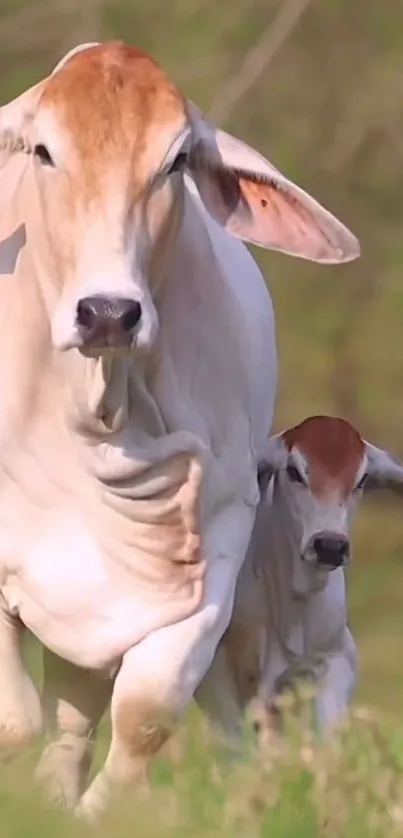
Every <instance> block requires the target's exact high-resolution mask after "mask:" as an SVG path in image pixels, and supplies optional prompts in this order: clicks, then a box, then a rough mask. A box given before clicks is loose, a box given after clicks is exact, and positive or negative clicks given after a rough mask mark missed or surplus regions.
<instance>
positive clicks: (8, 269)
mask: <svg viewBox="0 0 403 838" xmlns="http://www.w3.org/2000/svg"><path fill="white" fill-rule="evenodd" d="M0 140H1V146H2V153H3V164H4V166H3V169H2V173H1V176H0V194H1V218H0V222H1V229H0V234H1V239H2V244H1V249H0V258H1V267H2V273H3V274H7V275H3V277H2V281H1V293H0V300H1V305H0V311H1V315H0V317H1V329H0V347H1V352H0V387H1V414H0V416H1V419H0V582H1V595H2V621H1V627H0V652H1V661H2V685H3V686H2V691H1V699H0V730H1V738H2V740H3V742H5V743H7V744H9V743H10V742H16V743H20V742H23V741H26V740H27V739H29V738H30V737H31V735H32V734H33V733H35V732H36V731H37V730H38V729H39V728H40V725H41V712H40V703H39V700H38V697H37V695H36V692H35V690H34V688H33V686H32V684H31V682H30V681H29V679H28V676H27V674H26V672H25V669H24V666H23V663H22V660H21V656H20V651H19V637H20V631H21V627H22V626H25V627H28V628H29V629H31V631H32V632H33V633H34V634H35V635H36V636H37V637H38V638H39V639H40V640H41V641H42V642H43V644H44V646H45V649H46V650H47V651H45V660H44V686H43V706H44V709H45V715H46V724H47V727H48V730H49V732H50V735H51V738H52V742H51V743H50V745H49V747H48V748H47V750H46V751H45V753H44V756H43V759H42V762H41V764H40V767H39V775H40V776H42V777H48V779H49V780H50V782H51V784H53V790H55V788H57V789H58V791H59V792H60V793H61V794H62V795H63V796H64V798H65V800H66V803H67V804H69V805H74V804H76V802H77V799H78V797H79V795H80V793H81V789H82V784H83V782H84V779H85V766H86V764H87V756H88V742H89V735H90V732H91V731H94V730H95V728H96V726H97V723H98V721H99V718H100V716H101V714H102V712H103V710H104V708H105V706H106V704H107V701H108V698H109V695H110V692H111V691H112V684H113V691H112V741H111V747H110V751H109V754H108V757H107V760H106V763H105V765H104V767H103V769H102V770H101V772H100V774H99V775H98V776H97V777H96V778H95V780H94V782H93V783H92V785H91V786H90V787H89V789H88V790H87V791H86V792H85V794H84V795H83V797H82V798H81V802H80V806H79V809H80V811H81V812H85V813H91V812H96V811H97V810H100V809H102V807H103V806H105V805H106V802H107V800H108V797H109V793H110V791H111V790H112V789H113V787H115V786H118V785H120V784H124V783H127V782H131V781H132V780H134V779H135V778H136V777H137V776H138V774H139V773H141V772H142V771H143V768H144V766H145V764H146V761H147V759H148V758H149V757H150V755H152V754H153V753H154V752H156V750H157V749H158V748H159V746H160V744H161V743H162V742H163V740H164V739H165V738H166V737H167V736H168V735H169V730H170V729H171V726H172V724H173V722H174V720H175V719H176V718H177V717H178V715H179V714H180V713H181V712H182V711H183V710H184V708H185V707H186V706H187V705H188V703H189V702H190V701H191V699H192V696H193V695H194V693H195V690H196V689H197V687H198V685H199V683H200V682H201V680H202V678H203V676H204V674H205V673H206V672H207V670H208V667H209V665H210V662H211V660H212V658H213V655H214V652H215V649H216V647H217V644H218V642H219V640H220V638H221V636H222V634H223V632H224V631H225V629H226V627H227V625H228V621H229V619H230V616H231V610H232V605H233V598H234V588H235V583H236V579H237V574H238V572H239V569H240V567H241V565H242V562H243V559H244V557H245V553H246V549H247V546H248V542H249V538H250V534H251V531H252V527H253V523H254V519H255V510H256V505H257V502H258V498H259V492H258V486H257V479H256V451H257V450H258V449H259V448H260V447H261V445H262V443H263V442H264V440H265V439H266V438H267V434H268V432H269V430H270V426H271V422H272V415H273V405H274V398H275V391H276V348H275V332H274V321H273V311H272V305H271V300H270V296H269V293H268V291H267V288H266V285H265V283H264V280H263V277H262V275H261V273H260V271H259V270H258V268H257V266H256V264H255V263H254V261H253V259H252V257H251V256H250V254H249V253H248V251H247V249H246V248H245V247H244V245H243V244H242V243H241V242H237V241H236V240H235V239H234V238H233V236H235V237H237V238H240V239H245V240H246V241H250V242H254V243H255V244H258V245H261V246H262V247H266V248H273V249H277V250H281V251H284V252H285V253H289V254H292V255H294V256H300V257H303V258H307V259H311V260H314V261H318V262H324V263H326V262H327V263H335V262H343V261H347V260H351V259H354V258H356V257H357V256H358V255H359V246H358V243H357V240H356V239H355V238H354V236H353V235H352V234H351V233H350V232H349V231H348V230H346V228H345V227H344V226H343V225H342V224H341V223H340V222H339V221H337V220H336V219H335V218H334V217H333V216H332V215H330V214H329V213H328V212H327V211H326V210H324V209H323V208H322V207H320V206H319V205H318V204H317V203H316V202H315V201H314V200H313V199H312V198H311V197H309V196H308V195H307V194H306V193H305V192H304V191H302V190H301V189H299V188H298V187H297V186H295V185H294V184H292V183H291V182H290V181H288V180H286V178H284V177H283V175H281V174H280V173H279V172H278V171H277V170H276V169H274V168H273V166H272V165H271V164H270V163H268V162H267V161H266V160H264V159H263V158H262V157H261V156H260V155H259V154H257V153H256V152H255V151H254V150H253V149H251V148H249V147H248V146H247V145H245V144H244V143H242V142H240V141H239V140H237V139H235V138H234V137H231V136H230V135H229V134H226V133H224V132H222V131H219V130H217V129H216V128H215V127H214V126H213V125H211V124H210V123H209V122H208V121H207V120H206V119H205V117H204V116H203V114H202V113H201V112H200V111H199V110H198V109H197V108H196V107H195V106H194V105H193V104H192V103H190V102H188V101H187V100H186V99H185V98H184V97H183V95H182V94H181V93H180V92H179V90H178V89H177V88H176V87H175V85H174V84H173V83H172V82H171V81H170V79H169V78H168V77H167V76H166V75H165V74H164V72H163V71H162V70H161V69H160V68H159V66H158V65H157V64H156V63H155V61H153V60H152V59H151V58H150V57H149V56H148V55H146V54H144V53H143V52H141V51H139V50H137V49H134V48H132V47H129V46H126V45H124V44H122V43H106V44H84V45H82V46H80V47H78V48H76V50H73V51H72V52H70V53H69V54H68V55H67V56H66V57H65V58H64V59H63V60H62V61H61V62H60V63H59V64H58V66H57V67H56V69H55V71H54V72H53V73H52V74H51V76H50V77H48V78H46V79H45V80H44V81H42V82H40V83H39V84H37V85H36V86H35V87H33V88H32V89H30V90H28V91H27V92H25V93H24V94H22V95H21V96H20V97H19V98H18V99H16V100H15V101H14V102H12V103H10V104H8V105H6V106H4V107H3V108H2V109H1V110H0ZM214 219H215V220H214ZM115 676H116V677H115ZM208 692H209V691H208V690H207V691H206V690H205V693H207V696H208ZM207 702H208V699H207ZM207 710H208V707H207Z"/></svg>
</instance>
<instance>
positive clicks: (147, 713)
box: [77, 505, 254, 817]
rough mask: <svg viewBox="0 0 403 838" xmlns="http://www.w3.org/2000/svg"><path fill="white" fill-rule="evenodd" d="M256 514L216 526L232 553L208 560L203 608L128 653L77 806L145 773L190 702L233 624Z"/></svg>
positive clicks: (84, 807)
mask: <svg viewBox="0 0 403 838" xmlns="http://www.w3.org/2000/svg"><path fill="white" fill-rule="evenodd" d="M253 520H254V510H253V508H250V507H246V505H245V506H244V507H243V508H241V509H239V507H238V508H237V509H236V510H234V511H233V515H232V520H230V521H228V517H227V520H226V521H224V522H223V523H224V525H226V530H223V528H222V527H221V528H220V531H218V532H216V533H215V539H214V541H215V545H217V544H219V545H220V546H221V545H222V544H223V543H224V544H225V545H228V553H227V554H226V555H225V556H223V555H222V554H221V555H219V551H218V549H217V550H216V553H215V558H214V559H211V560H210V561H208V564H207V572H206V579H205V589H204V597H203V602H202V604H201V606H200V608H199V610H198V611H197V613H196V614H194V615H193V616H191V617H189V618H188V619H185V620H182V621H181V622H178V623H175V624H174V625H170V626H166V627H165V628H161V629H159V630H158V631H155V632H153V633H152V634H150V635H149V636H148V637H146V638H145V639H144V640H142V641H141V642H140V643H139V644H138V645H137V646H135V647H133V648H132V649H130V650H129V651H128V652H127V653H126V655H125V656H124V659H123V663H122V666H121V668H120V670H119V673H118V675H117V676H116V680H115V684H114V689H113V695H112V704H111V718H112V741H111V747H110V750H109V753H108V756H107V759H106V762H105V765H104V766H103V768H102V770H101V771H100V773H99V774H98V775H97V776H96V777H95V779H94V781H93V783H92V785H91V786H90V787H89V789H88V790H87V791H86V792H85V793H84V795H83V797H82V798H81V801H80V803H79V806H78V808H77V813H78V814H80V815H82V816H85V817H92V816H95V815H96V814H97V813H98V812H99V811H102V810H103V809H104V808H105V806H106V805H107V804H108V801H109V798H110V795H111V793H112V792H113V791H114V790H117V789H118V788H119V787H124V786H127V785H130V784H132V783H133V782H135V781H136V780H138V779H139V778H141V777H142V776H144V774H145V771H146V768H147V765H148V762H149V759H150V757H152V756H153V755H154V754H155V753H156V752H157V751H158V750H159V748H160V746H161V745H162V743H163V742H165V740H166V739H167V738H168V737H169V735H170V733H171V731H172V730H173V728H174V726H175V723H176V721H177V719H178V718H179V717H180V715H181V714H182V713H183V711H184V710H185V708H186V707H187V706H188V705H189V703H190V702H191V700H192V698H193V695H194V693H195V690H196V689H197V687H198V686H199V684H200V682H201V680H202V678H203V676H204V675H205V673H206V672H207V670H208V667H209V666H210V664H211V662H212V659H213V656H214V653H215V650H216V648H217V645H218V643H219V640H220V638H221V637H222V635H223V633H224V631H225V629H226V628H227V626H228V623H229V620H230V617H231V612H232V607H233V601H234V592H235V584H236V578H237V574H238V572H239V568H240V566H241V564H242V560H243V558H244V556H245V552H246V547H247V544H248V540H249V537H250V532H251V529H252V525H253ZM231 524H232V527H231ZM231 548H232V549H231ZM221 549H222V546H221ZM207 555H211V553H207Z"/></svg>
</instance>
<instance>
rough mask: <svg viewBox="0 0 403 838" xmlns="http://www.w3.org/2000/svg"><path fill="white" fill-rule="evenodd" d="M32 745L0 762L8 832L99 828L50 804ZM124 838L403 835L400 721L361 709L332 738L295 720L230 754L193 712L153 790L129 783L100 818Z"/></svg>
mask: <svg viewBox="0 0 403 838" xmlns="http://www.w3.org/2000/svg"><path fill="white" fill-rule="evenodd" d="M34 758H35V755H34V753H31V754H29V755H24V756H23V757H19V758H16V759H15V760H14V762H9V763H7V764H4V765H2V766H1V768H0V789H1V791H0V824H1V836H2V838H31V836H32V837H33V836H35V838H36V836H38V837H39V836H41V838H47V836H49V838H50V836H52V838H53V836H56V835H57V836H58V838H73V837H74V838H81V836H83V838H84V836H86V835H87V834H93V832H92V829H93V828H91V829H90V828H89V827H87V826H85V825H84V824H82V823H78V822H77V821H75V820H74V819H73V817H72V816H71V815H70V814H66V813H65V812H61V811H52V810H50V809H49V808H48V807H47V806H46V805H45V803H44V802H43V800H42V799H41V797H40V796H38V791H37V790H36V789H35V788H34V787H33V786H32V780H31V772H32V768H33V765H34ZM95 832H96V834H98V835H100V836H105V838H106V836H114V838H115V836H116V838H126V836H133V835H135V836H136V838H153V836H159V835H162V834H163V835H164V836H166V838H182V836H183V838H188V837H190V836H194V838H196V836H210V838H215V836H220V838H238V836H239V838H244V836H248V838H255V836H256V838H258V836H262V837H263V838H265V836H267V838H292V836H294V835H298V836H301V838H315V836H319V835H320V836H329V838H339V836H340V838H349V836H354V838H356V837H357V838H358V836H360V838H361V836H365V838H378V836H379V838H386V836H388V837H389V836H390V837H391V838H394V836H399V835H402V834H403V730H401V729H398V728H395V727H393V726H391V725H390V724H388V723H387V722H386V721H384V720H382V719H380V718H378V717H377V716H375V715H374V714H371V713H370V712H369V711H366V710H363V709H357V710H356V711H355V713H354V715H353V717H352V718H351V719H350V720H349V721H348V723H346V725H345V727H344V729H343V730H342V732H341V733H340V735H338V736H337V737H336V738H335V739H334V741H332V742H331V743H327V744H325V743H322V744H320V743H319V744H318V743H317V741H316V740H315V739H314V738H313V735H312V734H311V733H310V732H309V731H308V730H307V729H304V730H302V731H301V729H300V728H299V727H298V726H297V724H296V723H295V722H294V723H293V724H291V723H289V724H288V725H287V733H286V736H285V739H284V741H277V742H273V743H271V744H269V745H267V746H266V747H265V749H264V750H263V751H262V752H260V753H258V752H257V751H256V750H255V749H253V748H252V743H251V742H249V741H248V740H247V741H246V743H245V751H244V754H243V755H242V756H241V757H240V758H239V760H237V761H234V760H229V759H228V757H227V756H226V755H225V753H223V752H222V751H221V752H219V751H217V749H216V748H215V747H214V746H213V744H212V743H211V741H210V737H209V733H208V730H207V728H206V726H205V723H204V721H203V720H201V719H200V717H199V716H198V714H197V713H191V714H190V718H189V721H188V724H187V725H186V726H185V727H184V728H182V729H181V730H180V731H179V733H178V734H177V735H176V737H175V738H174V739H173V741H172V742H171V744H170V745H169V746H168V747H167V748H166V749H165V752H163V753H162V754H161V756H160V757H159V758H158V759H157V760H156V761H155V763H154V765H153V768H152V771H151V775H150V788H149V791H148V792H146V793H145V792H144V789H142V790H141V791H138V792H136V790H135V789H133V790H130V792H128V791H126V792H125V794H124V795H123V796H121V797H120V798H119V800H116V801H115V802H114V803H113V805H112V806H111V807H110V809H109V810H108V812H107V813H106V814H105V815H104V816H103V818H102V819H101V821H100V822H99V824H97V825H96V827H95Z"/></svg>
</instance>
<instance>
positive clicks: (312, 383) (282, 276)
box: [0, 0, 403, 834]
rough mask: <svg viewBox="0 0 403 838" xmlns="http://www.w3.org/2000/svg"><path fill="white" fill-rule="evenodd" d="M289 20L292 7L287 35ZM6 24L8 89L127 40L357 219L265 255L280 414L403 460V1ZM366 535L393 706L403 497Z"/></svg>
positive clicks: (359, 537)
mask: <svg viewBox="0 0 403 838" xmlns="http://www.w3.org/2000/svg"><path fill="white" fill-rule="evenodd" d="M281 16H283V18H284V20H285V23H286V24H287V20H288V21H290V20H291V21H292V19H293V18H295V19H294V23H293V24H292V25H290V26H289V27H288V31H286V32H285V33H284V32H283V34H282V35H281V34H280V35H279V34H278V31H277V30H278V27H279V21H280V28H281ZM287 16H288V18H287ZM0 19H1V25H0V46H1V49H0V78H1V85H0V92H1V96H2V99H3V101H5V100H7V99H8V98H12V97H13V96H14V95H16V94H17V93H18V92H20V91H21V90H23V89H24V88H25V87H27V86H28V85H29V84H32V83H33V82H34V81H36V80H38V79H39V78H41V77H42V76H43V75H45V74H46V73H47V72H49V70H50V69H51V68H52V66H53V65H54V64H55V63H56V61H57V60H59V58H60V57H61V56H62V55H63V54H64V53H65V52H66V51H67V50H68V49H69V48H71V47H72V46H74V45H75V44H77V43H79V42H81V41H86V40H94V39H95V40H97V39H98V40H99V39H101V40H105V39H110V38H119V39H125V40H126V41H128V42H130V43H132V44H135V45H137V46H140V47H143V48H145V49H146V50H149V51H151V52H152V53H153V54H154V56H155V57H156V58H157V59H158V60H159V61H160V62H161V63H162V64H163V65H164V66H165V68H166V70H167V71H169V72H170V73H171V75H172V76H173V77H174V79H175V80H176V82H177V83H178V85H180V86H181V87H182V89H183V90H184V91H185V92H186V94H187V95H188V96H189V97H191V98H192V99H194V100H195V101H197V102H198V104H199V105H200V106H201V107H203V108H204V109H205V110H206V111H207V112H209V111H210V109H211V110H212V112H213V114H214V117H215V119H216V121H217V122H218V123H219V124H221V125H222V127H225V128H226V129H227V130H229V131H231V132H233V133H235V134H237V135H239V136H240V137H242V138H243V139H244V140H246V141H247V142H249V143H250V144H252V145H253V146H255V147H256V148H257V149H258V150H259V151H260V152H261V153H263V154H264V155H265V156H266V157H268V158H269V159H270V160H272V161H273V163H274V164H275V165H276V166H277V167H278V168H279V169H280V170H282V171H284V173H286V174H287V175H288V176H289V177H290V178H292V179H294V180H296V181H297V182H298V183H299V184H300V185H301V186H303V187H304V188H305V189H307V190H308V191H309V192H311V193H312V194H313V195H314V196H315V197H316V198H317V199H318V200H320V201H321V202H322V203H323V204H324V205H325V206H327V207H328V208H329V209H330V210H331V211H333V212H334V213H335V214H336V215H338V216H339V217H340V218H341V219H342V220H343V221H344V222H345V223H346V224H347V225H348V226H349V227H351V229H352V230H353V231H354V232H355V233H356V234H357V235H358V237H359V238H360V240H361V244H362V257H361V259H360V260H358V261H357V262H354V263H352V264H351V265H347V266H343V267H321V266H318V265H313V264H310V263H305V262H303V261H298V260H293V259H291V258H289V257H286V256H280V255H278V254H273V253H265V252H263V251H256V252H255V255H256V257H257V259H258V260H259V262H260V264H261V266H262V268H263V270H264V272H265V275H266V277H267V278H268V281H269V284H270V288H271V291H272V294H273V298H274V304H275V308H276V312H277V330H278V345H279V356H280V372H281V377H280V392H279V398H278V406H277V415H276V423H275V424H276V428H281V427H283V426H286V425H289V424H295V423H296V422H298V421H299V420H301V419H302V418H304V417H305V416H307V415H310V414H313V413H322V412H330V413H335V414H338V415H342V416H344V417H346V418H348V419H350V420H352V421H353V422H355V423H356V424H357V426H358V428H359V429H360V431H361V432H362V434H363V435H364V436H366V437H367V438H370V439H371V440H372V441H374V442H376V443H377V444H379V445H382V446H385V447H389V448H390V449H392V450H393V451H394V452H395V453H396V454H398V455H399V454H400V455H403V432H402V428H403V366H402V362H403V341H402V339H401V333H402V327H403V280H402V276H401V274H402V268H403V237H402V231H403V144H402V140H401V137H402V136H403V108H402V103H403V73H402V61H401V55H402V53H401V50H402V41H403V3H402V2H401V0H388V2H387V3H386V2H385V3H380V2H379V0H366V2H363V1H362V0H359V1H358V2H352V0H311V2H309V0H308V2H305V3H303V2H301V0H292V1H291V0H220V2H219V3H217V2H216V0H169V2H168V0H130V2H129V0H116V2H108V0H81V2H78V0H52V2H50V0H1V3H0ZM276 27H277V29H276ZM286 29H287V25H285V30H286ZM276 31H277V35H276ZM272 35H273V37H271V36H272ZM261 39H263V40H261ZM265 39H267V44H268V46H267V54H266V52H265V43H266V40H265ZM276 39H277V40H276ZM273 41H274V42H275V43H274V46H273ZM259 42H260V44H261V46H260V52H259ZM262 54H263V61H262ZM259 56H260V57H259ZM266 59H267V60H266ZM259 61H260V62H261V65H262V66H261V67H260V71H259V72H256V67H257V64H258V63H259ZM248 79H249V80H248ZM245 87H246V89H245ZM242 88H243V92H242ZM229 89H231V91H232V93H231V96H232V99H231V101H230V97H229V93H227V91H228V90H229ZM238 90H239V92H238V93H237V91H238ZM234 91H235V94H234ZM227 100H228V101H227ZM220 103H221V104H220ZM231 103H232V104H231ZM228 105H231V107H229V106H228ZM221 110H222V112H223V118H222V119H221V118H220V113H221ZM355 546H356V555H355V561H354V563H353V568H352V570H351V574H350V596H351V619H352V626H353V629H354V631H355V633H356V637H357V639H358V643H359V648H360V685H359V698H360V699H363V700H365V701H366V702H369V703H373V704H377V705H379V706H381V707H382V708H383V709H384V710H385V711H389V712H391V713H396V715H398V714H399V711H400V705H401V704H402V702H403V665H402V663H401V661H402V657H401V654H402V649H403V620H402V618H401V615H402V611H403V521H402V520H401V502H398V501H396V500H395V499H393V498H379V499H376V500H375V501H372V502H371V504H368V503H365V504H363V509H362V510H361V513H360V515H359V519H358V521H357V525H356V528H355ZM346 834H347V833H346Z"/></svg>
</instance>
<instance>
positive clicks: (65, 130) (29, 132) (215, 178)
mask: <svg viewBox="0 0 403 838" xmlns="http://www.w3.org/2000/svg"><path fill="white" fill-rule="evenodd" d="M0 148H1V149H2V158H3V161H4V155H6V157H7V155H9V154H18V153H20V154H21V153H26V154H28V155H30V158H31V163H30V165H32V167H33V176H34V178H35V183H36V186H35V194H36V196H37V198H38V200H37V203H36V205H35V216H36V223H37V229H38V228H40V234H39V233H38V235H33V234H32V235H31V241H30V242H29V244H30V247H31V250H32V249H35V248H37V250H38V249H39V248H42V253H41V254H40V257H39V256H38V258H40V265H41V270H42V272H43V270H45V269H47V270H48V272H49V270H52V271H53V272H54V274H55V275H54V277H53V285H54V288H55V295H54V304H52V311H51V312H50V317H51V332H52V339H53V343H54V345H55V346H56V347H58V348H60V349H68V348H72V347H78V348H80V349H81V350H82V351H83V352H84V353H85V354H95V355H97V354H100V353H103V352H104V351H105V350H106V349H108V350H110V349H114V350H118V349H120V350H122V349H123V350H127V349H136V348H137V349H139V350H140V349H143V350H144V349H147V348H149V347H150V346H151V345H152V343H153V339H154V336H155V333H156V330H157V328H158V316H157V307H156V297H157V294H158V285H159V282H160V281H161V278H162V274H163V271H164V269H165V268H166V265H167V262H168V260H169V251H170V248H171V247H172V244H173V242H174V241H175V236H176V234H177V231H178V229H179V225H180V223H181V218H182V212H183V203H184V202H183V199H184V173H185V172H186V171H187V172H188V174H190V175H191V177H193V178H194V180H195V182H196V184H197V187H198V189H199V192H200V195H201V198H202V200H203V202H204V203H205V205H206V207H207V209H208V210H209V212H210V213H211V215H212V216H214V218H215V219H216V220H217V221H218V222H219V223H220V224H221V225H222V226H224V227H225V228H226V229H227V230H228V231H229V232H230V233H232V234H233V235H234V236H237V237H239V238H241V239H244V240H246V241H249V242H253V243H255V244H257V245H260V246H262V247H265V248H272V249H275V250H281V251H283V252H285V253H289V254H291V255H293V256H299V257H302V258H305V259H311V260H314V261H318V262H327V263H335V262H343V261H348V260H351V259H354V258H356V257H357V256H358V255H359V246H358V242H357V240H356V239H355V237H354V236H353V235H352V234H351V233H350V232H349V231H348V230H347V229H346V228H345V227H344V226H343V225H342V224H341V223H340V222H339V221H337V220H336V219H335V218H334V217H333V216H332V215H331V214H330V213H328V212H327V211H326V210H325V209H323V207H321V206H320V205H319V204H318V203H317V202H316V201H314V199H313V198H311V197H310V196H309V195H307V193H305V192H304V191H303V190H302V189H300V188H299V187H297V186H296V185H295V184H293V183H291V182H290V181H288V180H287V179H286V178H285V177H284V176H283V175H282V174H280V172H278V171H277V170H276V169H275V168H274V167H273V166H272V165H271V164H270V163H268V162H267V161H266V160H265V159H264V158H263V157H261V156H260V155H259V154H258V153H257V152H255V151H254V150H253V149H252V148H250V147H249V146H247V145H245V144H244V143H242V142H241V141H240V140H237V139H235V138H234V137H232V136H230V135H229V134H226V133H225V132H223V131H219V130H218V129H216V128H215V127H214V126H213V125H212V124H210V123H209V122H208V121H207V120H206V119H205V117H204V116H203V114H202V113H201V112H200V111H199V110H198V109H197V108H196V107H195V106H194V105H193V104H192V103H191V102H188V101H187V100H186V99H185V98H184V97H183V95H182V94H181V93H180V91H179V90H178V89H177V87H176V86H175V85H174V84H173V82H172V81H171V80H170V79H169V78H168V77H167V76H166V75H165V73H164V72H163V71H162V70H161V69H160V67H159V66H158V65H157V64H156V62H155V61H154V60H153V59H151V58H150V57H149V56H148V55H146V54H145V53H143V52H141V51H140V50H137V49H134V48H132V47H129V46H126V45H124V44H122V43H115V42H111V43H106V44H84V45H82V46H80V47H78V48H76V49H75V50H72V51H71V52H70V53H68V55H67V56H65V58H64V59H63V60H62V61H61V62H60V63H59V64H58V65H57V67H56V68H55V70H54V71H53V73H52V74H51V76H49V77H48V78H46V79H45V80H44V81H42V82H40V83H39V84H37V85H36V86H35V87H33V88H31V89H30V90H28V91H27V92H25V93H24V94H22V95H21V96H20V97H19V98H17V99H16V100H14V101H13V102H11V103H9V104H8V105H5V106H4V107H3V108H1V109H0ZM0 200H1V201H2V202H3V205H4V201H5V200H6V197H5V195H3V194H2V195H1V199H0ZM44 236H45V239H44ZM28 239H29V230H28ZM44 241H45V242H46V248H45V249H46V250H47V252H48V255H49V258H50V255H52V257H53V262H52V266H53V267H52V268H51V269H50V267H49V265H44V264H43V259H44V257H43V250H44Z"/></svg>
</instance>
